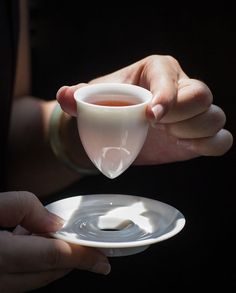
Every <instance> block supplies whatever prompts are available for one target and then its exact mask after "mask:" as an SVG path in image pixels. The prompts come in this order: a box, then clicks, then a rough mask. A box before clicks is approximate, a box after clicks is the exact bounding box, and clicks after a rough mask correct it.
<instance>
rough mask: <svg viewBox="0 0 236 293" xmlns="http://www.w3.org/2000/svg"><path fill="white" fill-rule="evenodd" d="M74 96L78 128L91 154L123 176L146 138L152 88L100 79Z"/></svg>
mask: <svg viewBox="0 0 236 293" xmlns="http://www.w3.org/2000/svg"><path fill="white" fill-rule="evenodd" d="M74 97H75V100H76V103H77V114H78V115H77V122H78V131H79V135H80V139H81V142H82V144H83V146H84V149H85V151H86V153H87V154H88V157H89V158H90V160H91V161H92V162H93V163H94V165H95V166H96V167H97V168H98V169H99V170H100V171H101V172H102V173H103V174H104V175H105V176H107V177H108V178H115V177H117V176H119V175H120V174H122V173H123V172H124V171H125V170H126V169H127V168H128V167H129V166H130V165H131V164H132V163H133V161H134V160H135V158H136V157H137V155H138V154H139V152H140V150H141V148H142V146H143V144H144V142H145V139H146V136H147V132H148V127H149V123H148V121H147V119H146V108H147V105H148V103H149V102H150V101H151V98H152V94H151V92H150V91H148V90H146V89H145V88H142V87H139V86H136V85H131V84H121V83H97V84H91V85H87V86H84V87H82V88H80V89H78V90H76V92H75V94H74Z"/></svg>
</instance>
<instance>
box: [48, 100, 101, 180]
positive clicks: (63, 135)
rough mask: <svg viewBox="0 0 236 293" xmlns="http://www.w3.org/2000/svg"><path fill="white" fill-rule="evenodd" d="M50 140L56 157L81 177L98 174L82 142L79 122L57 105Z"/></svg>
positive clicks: (51, 125) (51, 123)
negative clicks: (78, 127)
mask: <svg viewBox="0 0 236 293" xmlns="http://www.w3.org/2000/svg"><path fill="white" fill-rule="evenodd" d="M49 140H50V145H51V147H52V150H53V152H54V154H55V155H56V157H57V158H58V159H59V160H60V161H61V162H62V163H63V164H65V165H66V166H67V167H68V168H70V169H72V170H74V171H75V172H78V173H79V174H80V175H95V174H98V173H99V171H98V169H96V168H95V166H94V165H93V163H92V162H91V160H90V159H89V158H88V156H87V154H86V152H85V150H84V148H83V145H82V143H81V141H80V137H79V133H78V130H77V120H76V118H75V117H72V116H70V115H68V114H67V113H65V112H63V111H62V110H61V107H60V105H59V104H56V106H55V108H54V109H53V111H52V114H51V119H50V129H49Z"/></svg>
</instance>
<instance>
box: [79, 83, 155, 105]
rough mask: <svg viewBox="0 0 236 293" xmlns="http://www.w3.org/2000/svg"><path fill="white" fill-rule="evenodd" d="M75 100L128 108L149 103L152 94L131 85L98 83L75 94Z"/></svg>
mask: <svg viewBox="0 0 236 293" xmlns="http://www.w3.org/2000/svg"><path fill="white" fill-rule="evenodd" d="M74 96H75V100H76V101H77V102H81V103H87V104H91V105H96V106H103V107H126V106H136V105H140V104H143V103H147V102H149V101H150V100H151V97H152V94H151V92H150V91H148V90H147V89H145V88H142V87H140V86H136V85H131V84H119V83H105V84H104V83H98V84H92V85H87V86H84V87H82V88H80V89H78V90H77V91H76V92H75V95H74Z"/></svg>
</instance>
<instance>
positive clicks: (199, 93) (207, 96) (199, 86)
mask: <svg viewBox="0 0 236 293" xmlns="http://www.w3.org/2000/svg"><path fill="white" fill-rule="evenodd" d="M192 95H193V98H194V99H196V100H197V101H198V103H199V104H201V105H202V107H203V108H205V109H207V108H209V107H210V105H211V104H212V101H213V95H212V92H211V90H210V89H209V87H208V86H207V85H206V84H205V83H204V82H201V81H196V82H195V85H194V87H193V89H192Z"/></svg>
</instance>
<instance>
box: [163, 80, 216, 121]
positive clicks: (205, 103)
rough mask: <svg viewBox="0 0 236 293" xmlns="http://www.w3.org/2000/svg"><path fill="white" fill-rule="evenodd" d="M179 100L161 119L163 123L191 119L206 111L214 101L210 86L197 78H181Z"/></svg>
mask: <svg viewBox="0 0 236 293" xmlns="http://www.w3.org/2000/svg"><path fill="white" fill-rule="evenodd" d="M178 86H179V89H178V97H177V102H176V103H175V104H174V105H173V106H172V107H171V108H170V110H169V111H168V113H166V115H165V116H164V117H163V118H162V119H161V122H163V123H173V122H178V121H182V120H186V119H189V118H191V117H194V116H196V115H198V114H201V113H203V112H205V111H206V110H207V109H208V108H209V107H210V105H211V104H212V101H213V96H212V93H211V91H210V89H209V88H208V86H207V85H206V84H205V83H203V82H201V81H199V80H196V79H189V78H187V79H186V78H184V79H181V80H179V85H178Z"/></svg>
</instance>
